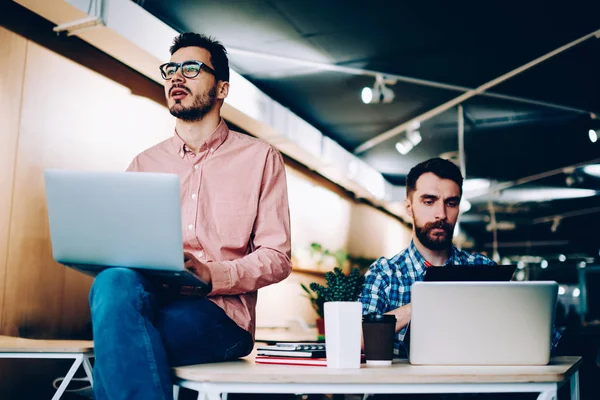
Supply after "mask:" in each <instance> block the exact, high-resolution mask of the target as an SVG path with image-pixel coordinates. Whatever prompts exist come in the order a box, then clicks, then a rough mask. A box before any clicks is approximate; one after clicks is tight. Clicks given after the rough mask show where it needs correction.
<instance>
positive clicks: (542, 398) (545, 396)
mask: <svg viewBox="0 0 600 400" xmlns="http://www.w3.org/2000/svg"><path fill="white" fill-rule="evenodd" d="M556 393H557V391H556V389H552V390H546V391H545V392H542V393H540V394H539V396H538V398H537V400H558V395H557V394H556Z"/></svg>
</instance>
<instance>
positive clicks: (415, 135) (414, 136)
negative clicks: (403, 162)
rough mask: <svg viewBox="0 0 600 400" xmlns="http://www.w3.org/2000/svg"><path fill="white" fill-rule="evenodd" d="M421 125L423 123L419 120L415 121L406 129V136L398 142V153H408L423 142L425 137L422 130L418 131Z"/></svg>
mask: <svg viewBox="0 0 600 400" xmlns="http://www.w3.org/2000/svg"><path fill="white" fill-rule="evenodd" d="M420 127H421V124H420V123H419V122H415V123H414V124H412V126H411V127H410V128H408V130H407V131H406V136H405V137H404V138H402V139H400V141H399V142H398V143H396V150H398V153H400V154H402V155H406V154H408V152H409V151H411V150H412V149H413V148H414V147H415V146H416V145H418V144H419V143H421V141H422V140H423V137H422V136H421V132H419V131H418V129H419V128H420Z"/></svg>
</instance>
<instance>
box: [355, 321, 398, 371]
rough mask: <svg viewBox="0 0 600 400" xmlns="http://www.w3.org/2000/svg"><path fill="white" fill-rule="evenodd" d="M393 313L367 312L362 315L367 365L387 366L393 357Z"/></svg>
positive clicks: (394, 324) (394, 325)
mask: <svg viewBox="0 0 600 400" xmlns="http://www.w3.org/2000/svg"><path fill="white" fill-rule="evenodd" d="M395 328H396V317H395V316H394V315H377V314H367V315H365V316H363V322H362V329H363V340H364V344H365V358H366V360H367V365H372V366H387V365H391V364H392V358H393V357H394V334H395Z"/></svg>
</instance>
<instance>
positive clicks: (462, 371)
mask: <svg viewBox="0 0 600 400" xmlns="http://www.w3.org/2000/svg"><path fill="white" fill-rule="evenodd" d="M580 363H581V357H556V358H553V359H552V360H551V362H550V364H549V365H546V366H416V365H410V364H409V363H408V361H406V360H403V361H400V362H398V363H394V364H392V365H391V366H389V367H367V366H366V365H365V364H363V365H362V366H361V368H360V369H347V370H336V369H332V368H327V367H308V366H292V365H264V364H255V363H254V359H253V357H247V358H245V359H242V360H238V361H231V362H225V363H216V364H204V365H191V366H186V367H178V368H175V374H176V375H177V377H178V378H180V379H184V380H189V381H195V382H220V383H223V382H237V383H282V384H285V383H296V384H306V383H333V384H336V383H342V384H352V383H355V384H364V383H407V384H408V383H528V382H561V381H563V380H566V379H568V378H570V377H571V375H573V374H574V373H575V371H577V369H578V368H579V365H580Z"/></svg>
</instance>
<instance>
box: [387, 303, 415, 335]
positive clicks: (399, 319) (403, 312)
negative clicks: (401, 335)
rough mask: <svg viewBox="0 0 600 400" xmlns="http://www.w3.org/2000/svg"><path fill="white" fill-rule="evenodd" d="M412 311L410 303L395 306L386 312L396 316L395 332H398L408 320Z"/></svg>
mask: <svg viewBox="0 0 600 400" xmlns="http://www.w3.org/2000/svg"><path fill="white" fill-rule="evenodd" d="M411 312H412V305H411V304H410V303H408V304H406V305H404V306H402V307H399V308H396V309H395V310H392V311H390V312H387V313H386V314H392V315H395V316H396V333H398V332H400V330H401V329H402V328H404V327H405V326H406V325H408V323H409V322H410V314H411Z"/></svg>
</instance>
